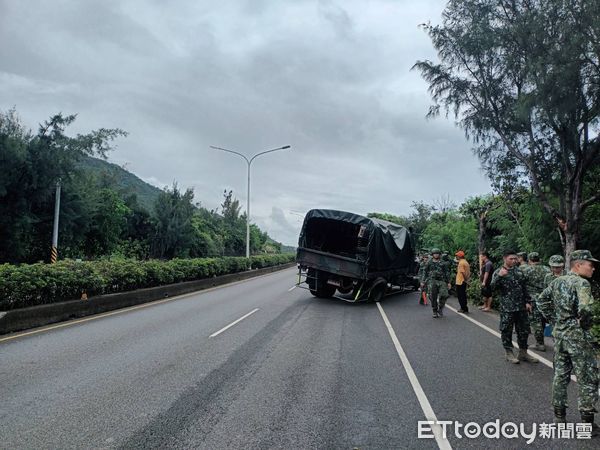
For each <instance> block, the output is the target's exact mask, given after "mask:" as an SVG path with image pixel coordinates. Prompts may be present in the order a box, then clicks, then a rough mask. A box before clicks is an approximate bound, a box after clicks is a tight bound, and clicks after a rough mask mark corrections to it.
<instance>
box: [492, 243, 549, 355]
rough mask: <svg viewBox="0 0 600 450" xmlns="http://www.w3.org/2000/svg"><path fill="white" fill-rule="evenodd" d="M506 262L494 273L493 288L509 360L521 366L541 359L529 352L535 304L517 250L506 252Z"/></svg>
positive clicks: (503, 341)
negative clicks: (515, 346) (515, 350)
mask: <svg viewBox="0 0 600 450" xmlns="http://www.w3.org/2000/svg"><path fill="white" fill-rule="evenodd" d="M503 260H504V264H503V266H502V267H500V268H499V269H496V270H495V271H494V274H493V275H492V282H491V284H490V286H491V288H492V292H493V293H494V297H495V298H496V299H498V303H499V310H500V333H501V334H502V346H503V347H504V350H505V352H506V360H507V361H510V362H511V363H513V364H518V363H519V361H527V362H531V363H537V362H538V360H537V359H536V358H534V357H533V356H531V355H530V354H529V353H528V352H527V338H528V336H529V331H530V330H529V317H528V312H530V311H531V302H530V298H529V294H528V293H527V286H526V284H525V276H524V275H523V274H522V273H521V271H520V270H519V269H518V268H517V267H516V265H517V254H516V253H515V252H514V251H513V250H506V251H505V252H504V257H503ZM513 326H514V328H515V329H516V331H517V342H518V343H519V355H518V357H515V355H514V353H513V344H512V332H513Z"/></svg>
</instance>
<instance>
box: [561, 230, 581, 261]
mask: <svg viewBox="0 0 600 450" xmlns="http://www.w3.org/2000/svg"><path fill="white" fill-rule="evenodd" d="M578 240H579V236H578V234H577V233H573V232H569V231H567V232H565V240H564V248H563V250H564V252H565V261H569V257H570V256H571V253H573V252H574V251H575V250H577V241H578ZM565 267H569V265H568V264H565Z"/></svg>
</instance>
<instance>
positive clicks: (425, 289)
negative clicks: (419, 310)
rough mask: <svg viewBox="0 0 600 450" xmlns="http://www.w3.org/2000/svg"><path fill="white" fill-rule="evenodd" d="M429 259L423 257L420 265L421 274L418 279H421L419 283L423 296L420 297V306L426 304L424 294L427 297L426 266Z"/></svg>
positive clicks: (425, 256)
mask: <svg viewBox="0 0 600 450" xmlns="http://www.w3.org/2000/svg"><path fill="white" fill-rule="evenodd" d="M428 260H429V258H428V257H427V255H421V264H420V265H419V273H418V275H417V277H418V278H419V282H420V283H421V295H420V296H419V305H424V304H425V299H424V298H423V294H424V295H425V296H427V286H426V285H425V265H427V261H428Z"/></svg>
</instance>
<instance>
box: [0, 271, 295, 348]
mask: <svg viewBox="0 0 600 450" xmlns="http://www.w3.org/2000/svg"><path fill="white" fill-rule="evenodd" d="M284 270H286V269H284ZM280 272H283V271H277V272H271V273H266V274H264V275H259V276H257V277H252V278H247V279H245V280H240V281H234V282H232V283H228V284H222V285H220V286H214V287H210V288H207V289H202V290H199V291H194V292H189V293H187V294H181V295H175V296H173V297H169V298H165V299H162V300H154V301H151V302H147V303H143V304H141V305H136V306H130V307H127V308H121V309H117V310H115V311H111V312H107V313H100V314H95V315H93V316H89V317H86V318H84V319H76V320H69V321H67V322H63V323H60V324H57V325H50V326H45V327H41V328H36V329H34V330H31V331H25V332H21V333H19V332H17V333H15V334H11V335H10V336H6V337H2V338H0V342H5V341H10V340H13V339H17V338H21V337H26V336H31V335H33V334H38V333H45V332H47V331H51V330H56V329H58V328H64V327H70V326H72V325H78V324H80V323H85V322H90V321H92V320H98V319H103V318H104V317H110V316H115V315H117V314H124V313H127V312H130V311H135V310H137V309H143V308H149V307H151V306H155V305H160V304H162V303H168V302H172V301H175V300H181V299H184V298H187V297H193V296H195V295H202V294H205V293H208V292H212V291H216V290H218V289H223V288H227V287H230V286H235V285H237V284H241V283H247V282H248V281H252V280H258V279H259V278H264V277H268V276H272V275H276V274H278V273H280Z"/></svg>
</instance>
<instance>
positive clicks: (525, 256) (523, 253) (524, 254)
mask: <svg viewBox="0 0 600 450" xmlns="http://www.w3.org/2000/svg"><path fill="white" fill-rule="evenodd" d="M517 256H518V257H519V258H523V259H524V260H525V261H527V252H519V253H517Z"/></svg>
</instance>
